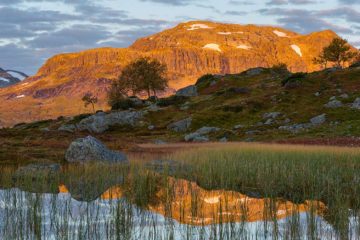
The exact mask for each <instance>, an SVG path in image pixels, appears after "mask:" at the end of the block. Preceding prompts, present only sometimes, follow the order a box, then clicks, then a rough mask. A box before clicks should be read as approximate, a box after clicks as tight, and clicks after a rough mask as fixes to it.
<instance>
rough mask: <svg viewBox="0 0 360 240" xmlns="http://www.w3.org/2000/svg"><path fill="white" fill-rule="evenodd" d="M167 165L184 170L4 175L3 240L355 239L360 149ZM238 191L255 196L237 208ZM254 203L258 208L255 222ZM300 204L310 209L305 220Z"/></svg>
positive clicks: (225, 155) (293, 150)
mask: <svg viewBox="0 0 360 240" xmlns="http://www.w3.org/2000/svg"><path fill="white" fill-rule="evenodd" d="M167 158H169V159H173V160H176V161H177V162H179V163H180V164H179V165H176V166H172V165H171V164H169V165H167V166H164V168H163V169H162V171H154V170H153V169H149V167H148V165H146V164H144V162H143V161H142V160H141V159H137V160H132V161H131V164H130V165H112V166H109V165H99V164H89V165H67V166H63V167H62V171H61V172H60V173H58V174H56V175H53V176H40V177H37V178H34V177H30V178H29V177H26V178H25V177H24V178H16V179H14V169H12V168H10V167H4V168H1V169H0V172H1V174H0V184H1V185H0V186H1V187H0V188H2V189H7V190H1V191H0V211H1V214H0V237H1V239H263V238H267V239H319V238H321V239H356V238H357V237H359V234H358V233H359V229H360V227H359V220H358V219H359V216H360V214H359V205H360V204H359V201H360V196H359V193H360V189H359V188H360V185H359V181H360V172H359V168H360V151H359V150H358V149H350V148H326V147H299V146H287V145H281V146H278V145H263V144H228V145H211V146H207V147H203V148H199V149H190V150H187V151H180V152H177V153H175V154H173V155H169V156H168V157H167ZM170 163H171V162H170ZM179 183H181V184H179ZM59 186H64V188H63V189H61V188H59ZM19 189H21V190H19ZM59 191H61V193H60V194H59ZM211 191H214V194H215V195H219V194H223V195H222V196H223V197H221V198H218V200H216V199H215V200H216V201H215V200H214V198H209V199H207V201H210V202H212V201H213V202H214V203H211V204H208V205H206V203H205V197H204V196H208V195H206V193H208V192H211ZM225 193H226V194H225ZM238 193H242V194H246V195H247V196H249V197H248V198H246V199H245V201H239V202H238V203H236V206H235V208H234V205H232V200H233V199H234V198H236V196H237V195H236V194H238ZM179 196H181V197H179ZM209 196H213V195H209ZM257 200H259V201H261V206H260V205H259V206H258V207H257V208H258V210H259V211H258V212H259V213H257V214H258V215H257V217H256V218H254V202H256V201H257ZM310 200H315V201H310ZM322 203H323V204H325V206H326V208H324V205H322ZM301 204H305V205H301ZM284 205H285V206H287V207H286V208H285V210H284V207H283V206H284ZM209 206H210V207H209ZM301 206H308V208H307V209H306V211H305V212H304V209H303V207H301ZM279 212H283V213H282V216H283V217H280V215H279ZM229 213H230V214H229ZM234 213H235V214H234ZM236 214H240V215H241V216H240V217H238V216H237V215H236ZM328 224H329V225H328Z"/></svg>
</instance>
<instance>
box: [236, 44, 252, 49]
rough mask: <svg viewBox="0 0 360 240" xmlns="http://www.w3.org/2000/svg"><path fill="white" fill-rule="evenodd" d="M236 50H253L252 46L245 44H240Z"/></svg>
mask: <svg viewBox="0 0 360 240" xmlns="http://www.w3.org/2000/svg"><path fill="white" fill-rule="evenodd" d="M236 48H238V49H244V50H249V49H251V48H252V47H251V46H248V45H245V44H240V45H239V46H237V47H236Z"/></svg>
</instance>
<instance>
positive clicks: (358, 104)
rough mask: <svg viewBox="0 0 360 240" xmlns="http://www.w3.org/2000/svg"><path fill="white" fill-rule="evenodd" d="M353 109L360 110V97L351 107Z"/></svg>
mask: <svg viewBox="0 0 360 240" xmlns="http://www.w3.org/2000/svg"><path fill="white" fill-rule="evenodd" d="M351 107H352V108H354V109H358V110H360V97H358V98H356V99H355V101H354V102H353V104H352V105H351Z"/></svg>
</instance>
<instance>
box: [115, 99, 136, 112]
mask: <svg viewBox="0 0 360 240" xmlns="http://www.w3.org/2000/svg"><path fill="white" fill-rule="evenodd" d="M134 107H135V103H134V101H131V100H130V99H129V98H123V99H118V100H117V101H113V102H112V104H111V110H127V109H129V108H134Z"/></svg>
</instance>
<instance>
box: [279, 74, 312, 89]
mask: <svg viewBox="0 0 360 240" xmlns="http://www.w3.org/2000/svg"><path fill="white" fill-rule="evenodd" d="M305 77H306V73H303V72H299V73H294V74H292V75H291V76H289V77H287V78H285V79H284V80H282V81H281V84H282V85H283V86H285V85H286V84H288V83H298V82H301V81H302V80H303V79H304V78H305Z"/></svg>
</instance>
